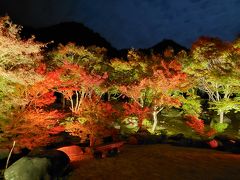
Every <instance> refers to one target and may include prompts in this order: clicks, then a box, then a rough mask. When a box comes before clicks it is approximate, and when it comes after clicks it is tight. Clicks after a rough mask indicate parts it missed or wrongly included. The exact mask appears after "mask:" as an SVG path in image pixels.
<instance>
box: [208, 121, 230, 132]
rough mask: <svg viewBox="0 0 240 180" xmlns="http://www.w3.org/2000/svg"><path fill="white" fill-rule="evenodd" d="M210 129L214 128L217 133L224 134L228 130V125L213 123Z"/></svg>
mask: <svg viewBox="0 0 240 180" xmlns="http://www.w3.org/2000/svg"><path fill="white" fill-rule="evenodd" d="M210 127H211V128H213V129H214V130H215V131H216V132H217V133H223V132H224V131H225V130H226V129H227V127H228V123H215V122H213V121H212V122H211V124H210Z"/></svg>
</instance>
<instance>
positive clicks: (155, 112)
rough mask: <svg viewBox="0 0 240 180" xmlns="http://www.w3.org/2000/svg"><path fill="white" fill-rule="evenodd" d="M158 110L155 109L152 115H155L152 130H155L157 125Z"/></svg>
mask: <svg viewBox="0 0 240 180" xmlns="http://www.w3.org/2000/svg"><path fill="white" fill-rule="evenodd" d="M157 114H158V112H157V111H153V113H152V115H153V126H152V132H154V131H155V129H156V127H157Z"/></svg>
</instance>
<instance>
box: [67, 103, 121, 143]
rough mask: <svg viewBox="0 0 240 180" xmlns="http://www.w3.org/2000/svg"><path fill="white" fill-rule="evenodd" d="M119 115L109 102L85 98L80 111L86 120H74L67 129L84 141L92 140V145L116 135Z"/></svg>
mask: <svg viewBox="0 0 240 180" xmlns="http://www.w3.org/2000/svg"><path fill="white" fill-rule="evenodd" d="M118 116H119V113H118V111H116V110H115V109H114V108H113V107H112V105H111V104H110V103H109V102H102V101H100V102H97V103H96V101H91V100H87V99H85V100H84V102H83V104H82V106H81V108H80V112H79V117H81V118H83V119H85V120H86V121H85V122H79V121H78V120H75V121H74V122H72V123H70V124H67V126H66V131H67V132H69V133H70V134H72V135H75V136H79V137H80V138H81V139H82V141H85V140H86V139H89V140H90V145H95V144H99V143H101V138H103V137H105V136H114V135H115V134H116V133H117V130H116V129H114V127H113V123H114V120H115V119H116V118H117V117H118Z"/></svg>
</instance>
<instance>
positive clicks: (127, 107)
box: [123, 103, 150, 127]
mask: <svg viewBox="0 0 240 180" xmlns="http://www.w3.org/2000/svg"><path fill="white" fill-rule="evenodd" d="M123 109H124V115H125V116H132V115H135V116H137V117H138V120H139V121H138V126H139V127H141V126H142V121H143V120H144V119H145V118H147V117H149V115H150V109H149V108H148V107H143V108H142V107H140V106H139V105H138V104H137V103H132V104H130V103H124V104H123Z"/></svg>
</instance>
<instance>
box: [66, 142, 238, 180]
mask: <svg viewBox="0 0 240 180" xmlns="http://www.w3.org/2000/svg"><path fill="white" fill-rule="evenodd" d="M239 164H240V154H239V155H238V154H230V153H226V152H220V151H215V150H211V149H197V148H186V147H177V146H171V145H162V144H155V145H125V146H124V147H123V149H122V151H121V153H120V154H119V155H118V156H115V157H109V158H105V159H86V160H81V161H79V162H78V163H75V169H74V170H73V171H72V172H71V173H70V174H69V175H68V177H67V179H69V180H78V179H84V180H85V179H89V180H91V179H94V180H102V179H104V180H111V179H114V180H118V179H120V180H121V179H123V180H132V179H133V180H134V179H142V180H154V179H159V180H181V179H184V180H188V179H193V180H198V179H201V180H212V179H213V180H235V179H236V180H238V179H240V165H239Z"/></svg>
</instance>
